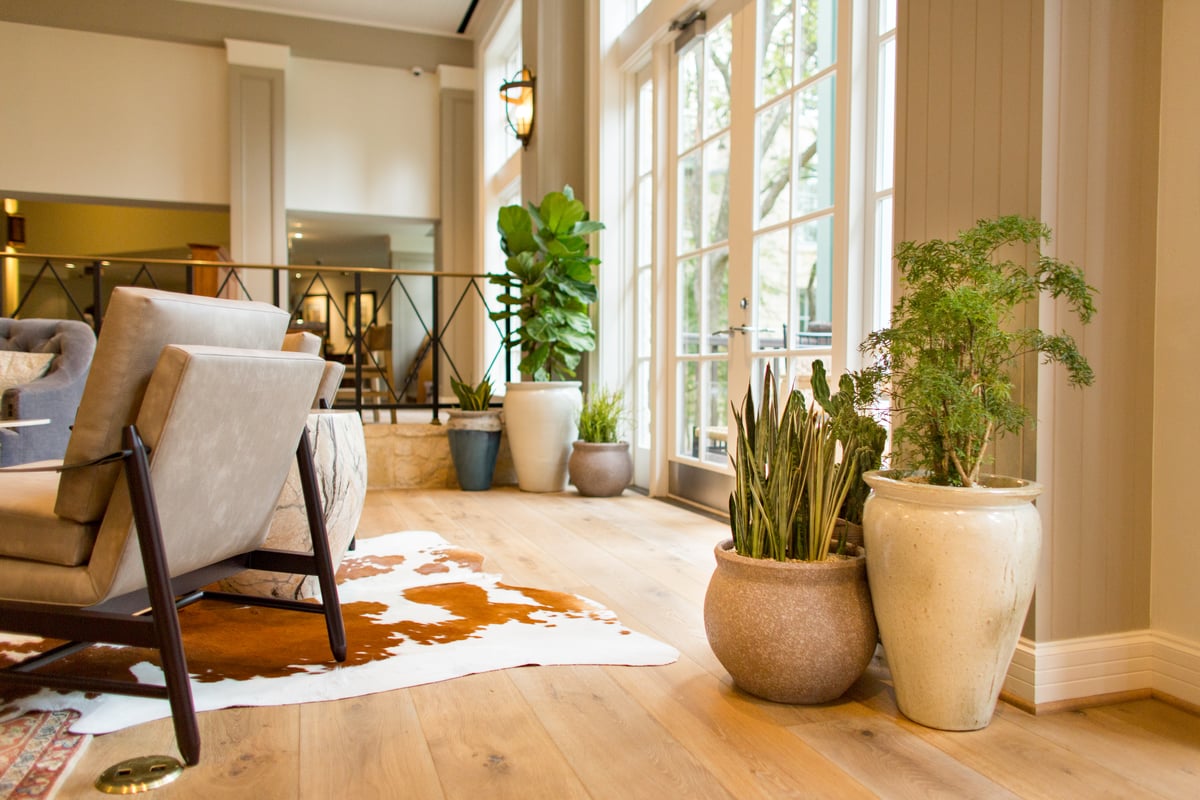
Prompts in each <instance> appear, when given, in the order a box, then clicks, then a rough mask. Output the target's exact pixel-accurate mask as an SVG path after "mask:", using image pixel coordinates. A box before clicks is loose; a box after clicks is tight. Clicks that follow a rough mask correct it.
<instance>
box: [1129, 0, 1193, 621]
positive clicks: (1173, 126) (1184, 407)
mask: <svg viewBox="0 0 1200 800" xmlns="http://www.w3.org/2000/svg"><path fill="white" fill-rule="evenodd" d="M1163 5H1164V9H1163V11H1164V13H1163V45H1162V55H1163V59H1162V62H1163V70H1162V72H1163V80H1162V135H1161V138H1160V140H1159V141H1160V147H1161V151H1160V153H1161V162H1160V168H1159V186H1158V210H1159V213H1158V270H1157V274H1156V279H1157V280H1156V284H1157V286H1156V303H1155V314H1154V382H1153V387H1154V462H1153V467H1154V487H1153V495H1152V496H1153V501H1152V502H1153V506H1152V509H1153V530H1154V541H1153V544H1152V547H1151V552H1152V556H1151V558H1152V566H1151V586H1152V592H1151V600H1150V619H1151V622H1152V624H1153V626H1154V628H1155V629H1156V630H1159V631H1164V632H1166V633H1168V634H1172V635H1174V636H1179V637H1182V638H1184V639H1187V640H1190V641H1192V642H1200V590H1197V586H1196V581H1197V572H1200V521H1198V519H1197V515H1196V513H1195V510H1194V506H1193V505H1192V502H1191V501H1192V499H1193V498H1195V496H1196V492H1195V489H1194V488H1193V487H1192V486H1191V480H1190V475H1191V472H1192V470H1193V469H1194V467H1195V463H1196V455H1197V453H1200V423H1198V422H1197V419H1196V409H1197V405H1198V403H1197V398H1200V370H1198V369H1197V365H1198V364H1200V358H1198V357H1197V354H1196V353H1197V351H1196V342H1197V336H1196V325H1195V319H1196V314H1197V309H1200V268H1198V267H1197V262H1196V252H1197V246H1196V241H1197V231H1198V223H1200V148H1198V147H1197V145H1196V138H1197V131H1198V130H1200V83H1198V82H1197V80H1196V76H1197V75H1200V49H1198V48H1197V47H1196V37H1197V36H1200V3H1196V2H1194V0H1165V2H1164V4H1163ZM1139 539H1141V537H1139Z"/></svg>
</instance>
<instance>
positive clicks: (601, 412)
mask: <svg viewBox="0 0 1200 800" xmlns="http://www.w3.org/2000/svg"><path fill="white" fill-rule="evenodd" d="M624 416H625V394H624V392H621V391H609V390H606V389H593V390H592V391H591V392H589V393H588V397H587V400H586V401H585V402H584V404H583V409H582V410H581V411H580V412H579V421H578V427H579V439H577V440H576V441H575V443H574V444H573V445H572V448H571V458H570V460H568V462H567V472H568V474H569V475H570V478H571V483H573V484H575V488H576V489H578V490H579V493H580V494H581V495H584V496H585V497H615V496H616V495H619V494H621V493H622V492H623V491H625V487H626V486H628V485H629V481H630V480H631V479H632V478H633V458H632V457H631V456H630V455H629V442H623V441H621V440H620V436H619V435H618V433H619V429H620V425H621V421H622V419H623V418H624Z"/></svg>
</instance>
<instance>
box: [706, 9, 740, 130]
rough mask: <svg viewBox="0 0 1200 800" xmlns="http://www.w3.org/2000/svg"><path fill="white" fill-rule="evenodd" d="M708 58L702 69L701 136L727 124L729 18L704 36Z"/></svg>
mask: <svg viewBox="0 0 1200 800" xmlns="http://www.w3.org/2000/svg"><path fill="white" fill-rule="evenodd" d="M704 46H705V48H706V49H707V51H708V59H707V63H706V65H705V66H706V68H705V70H704V136H705V138H708V137H709V136H712V135H713V134H714V133H716V132H717V131H720V130H724V129H725V128H728V127H729V79H730V75H729V70H730V68H731V64H732V62H731V60H730V57H731V55H732V53H733V18H732V17H726V18H725V21H724V22H722V23H721V24H720V25H718V26H717V27H715V28H713V29H712V30H711V31H709V32H708V35H707V36H706V37H705V39H704Z"/></svg>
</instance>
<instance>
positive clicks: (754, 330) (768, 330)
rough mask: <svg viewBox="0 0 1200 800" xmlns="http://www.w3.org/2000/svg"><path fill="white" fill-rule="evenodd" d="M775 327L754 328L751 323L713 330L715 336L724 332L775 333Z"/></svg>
mask: <svg viewBox="0 0 1200 800" xmlns="http://www.w3.org/2000/svg"><path fill="white" fill-rule="evenodd" d="M774 332H775V329H774V328H752V327H750V326H749V325H731V326H729V327H728V328H725V329H724V330H720V331H713V332H712V335H713V336H720V335H721V334H722V333H774Z"/></svg>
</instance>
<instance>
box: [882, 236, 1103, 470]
mask: <svg viewBox="0 0 1200 800" xmlns="http://www.w3.org/2000/svg"><path fill="white" fill-rule="evenodd" d="M1048 241H1050V229H1049V228H1048V227H1047V226H1046V225H1044V224H1043V223H1041V222H1040V221H1038V220H1036V219H1031V218H1027V217H1019V216H1005V217H999V218H997V219H993V220H980V221H979V222H977V223H976V225H975V227H973V228H970V229H968V230H965V231H962V232H961V233H959V235H958V237H957V238H955V239H950V240H941V239H933V240H930V241H927V242H924V243H920V244H918V243H914V242H903V243H901V244H900V245H899V246H897V248H896V267H897V270H898V271H899V274H900V278H901V281H902V283H903V286H904V292H903V295H902V297H901V298H900V300H899V301H898V302H897V303H896V305H895V307H894V309H893V312H892V324H891V327H889V328H886V329H884V330H879V331H876V332H874V333H872V334H871V335H870V336H868V337H867V339H866V340H865V341H864V342H863V345H862V351H863V352H864V353H865V354H866V355H868V356H869V357H872V358H873V359H874V364H873V365H872V366H870V367H868V368H867V369H865V370H863V372H862V373H861V376H860V377H862V378H863V379H865V380H866V381H867V382H868V383H869V382H871V381H880V382H881V383H880V384H879V385H882V386H884V387H885V391H886V392H887V393H889V394H890V395H891V398H892V402H893V410H894V412H895V413H896V415H897V418H898V419H899V424H898V425H897V426H896V428H895V444H896V448H897V451H898V453H897V455H898V457H897V458H896V459H895V461H896V463H898V464H901V465H903V466H905V467H911V468H915V469H918V470H923V471H925V472H926V473H927V475H928V479H929V481H930V482H931V483H933V484H938V485H950V486H973V485H976V484H977V483H978V482H979V478H980V469H981V467H982V465H983V464H984V463H985V462H986V461H987V460H988V459H989V457H990V453H989V448H990V447H991V445H992V443H993V442H994V440H995V438H996V437H997V436H998V435H1000V434H1001V433H1016V432H1017V431H1019V430H1020V429H1021V428H1022V426H1023V425H1024V424H1025V423H1026V422H1027V421H1028V420H1029V418H1030V412H1029V410H1028V409H1027V408H1025V407H1024V406H1023V405H1021V403H1020V402H1019V401H1018V399H1016V398H1015V397H1014V384H1013V377H1012V372H1011V370H1012V369H1013V368H1014V367H1015V366H1016V365H1017V363H1018V362H1019V360H1020V359H1021V358H1022V357H1024V356H1025V355H1027V354H1029V353H1038V354H1040V356H1041V357H1042V359H1043V360H1044V361H1045V362H1046V363H1058V364H1062V365H1063V366H1064V367H1065V368H1066V370H1067V379H1068V382H1069V383H1070V384H1071V385H1073V386H1087V385H1090V384H1091V383H1092V381H1093V379H1094V375H1093V373H1092V368H1091V366H1090V365H1089V364H1088V362H1087V359H1086V358H1084V356H1083V355H1082V354H1081V353H1080V352H1079V348H1078V347H1077V345H1076V343H1075V340H1074V339H1073V338H1072V337H1071V336H1070V335H1069V334H1068V333H1066V332H1065V331H1064V332H1061V333H1056V334H1050V333H1045V332H1043V331H1042V330H1040V329H1039V328H1036V327H1019V325H1018V322H1019V320H1017V318H1016V315H1015V312H1016V310H1017V309H1019V308H1020V307H1021V306H1022V305H1023V304H1025V303H1027V302H1030V301H1033V300H1036V299H1038V298H1039V297H1040V296H1041V295H1043V294H1046V295H1049V296H1050V297H1053V298H1062V299H1063V300H1065V301H1066V304H1067V307H1068V308H1069V309H1070V311H1071V312H1072V313H1073V314H1074V315H1075V316H1077V317H1078V318H1079V320H1080V322H1082V323H1087V322H1088V321H1090V320H1091V318H1092V315H1093V314H1094V313H1095V311H1096V308H1095V304H1094V300H1093V296H1094V294H1095V289H1094V288H1092V287H1091V286H1089V285H1088V284H1087V281H1086V280H1085V279H1084V275H1083V271H1082V270H1081V269H1079V268H1078V267H1076V266H1074V265H1071V264H1067V263H1064V262H1062V261H1058V260H1056V259H1054V258H1051V257H1049V256H1046V255H1044V254H1043V253H1042V245H1043V244H1044V243H1046V242H1048ZM1027 254H1031V257H1030V258H1029V259H1028V266H1026V259H1025V258H1024V256H1026V255H1027Z"/></svg>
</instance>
